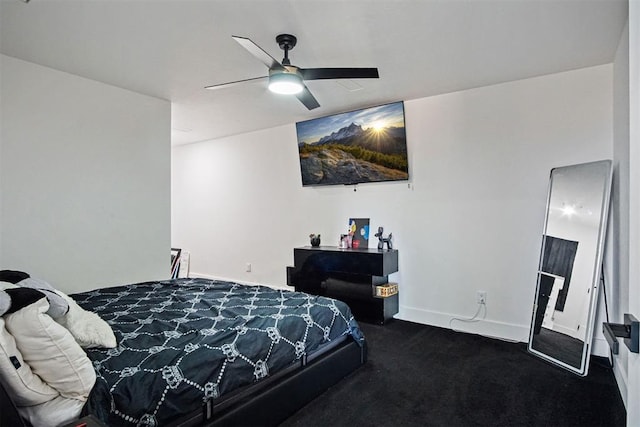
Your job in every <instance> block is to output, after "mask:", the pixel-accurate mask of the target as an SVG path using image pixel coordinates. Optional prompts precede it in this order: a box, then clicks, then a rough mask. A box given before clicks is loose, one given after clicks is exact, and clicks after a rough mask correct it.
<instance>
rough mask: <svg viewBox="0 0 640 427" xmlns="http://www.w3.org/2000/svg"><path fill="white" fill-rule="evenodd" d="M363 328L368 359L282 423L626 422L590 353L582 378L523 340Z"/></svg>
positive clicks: (608, 379) (288, 426) (417, 328)
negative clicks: (537, 353) (540, 355)
mask: <svg viewBox="0 0 640 427" xmlns="http://www.w3.org/2000/svg"><path fill="white" fill-rule="evenodd" d="M361 327H362V329H363V331H364V333H365V335H366V337H367V341H368V344H369V361H368V362H367V364H366V365H365V366H363V367H362V368H360V369H359V370H358V371H356V372H354V373H353V374H351V375H350V376H349V377H347V378H345V379H344V380H343V381H341V382H340V383H338V384H337V385H336V386H334V387H332V388H331V389H329V390H328V391H327V392H325V393H324V394H323V395H321V396H320V397H318V398H317V399H315V400H314V401H313V402H311V403H310V404H308V405H307V406H305V407H304V408H303V409H301V410H300V411H299V412H297V413H296V414H294V415H293V416H292V417H291V418H289V419H288V420H287V421H285V422H284V423H283V424H282V427H302V426H304V427H310V426H351V427H355V426H402V427H409V426H610V427H616V426H624V425H625V420H626V412H625V409H624V405H623V403H622V399H621V397H620V394H619V392H618V388H617V386H616V384H615V380H614V377H613V372H612V370H611V369H610V368H609V367H607V366H605V364H604V363H602V362H600V363H598V361H593V360H592V363H591V367H590V370H589V375H588V376H587V377H584V378H582V377H578V376H577V375H575V374H572V373H570V372H568V371H565V370H563V369H560V368H557V367H555V366H553V365H550V364H548V363H546V362H544V361H542V360H540V359H538V358H535V357H534V356H532V355H530V354H529V353H528V352H527V350H526V345H525V344H524V343H508V342H504V341H500V340H496V339H490V338H485V337H481V336H478V335H471V334H463V333H457V332H453V331H451V330H447V329H441V328H436V327H431V326H425V325H419V324H415V323H410V322H404V321H397V320H395V321H392V322H391V323H389V324H388V325H385V326H376V325H369V324H364V323H361ZM598 360H599V361H601V359H599V358H598Z"/></svg>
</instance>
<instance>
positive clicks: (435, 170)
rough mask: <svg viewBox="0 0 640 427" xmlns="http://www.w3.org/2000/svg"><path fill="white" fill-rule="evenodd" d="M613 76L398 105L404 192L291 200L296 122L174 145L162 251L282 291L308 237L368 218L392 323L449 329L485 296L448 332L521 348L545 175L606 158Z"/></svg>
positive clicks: (380, 188)
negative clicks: (393, 285) (390, 241)
mask: <svg viewBox="0 0 640 427" xmlns="http://www.w3.org/2000/svg"><path fill="white" fill-rule="evenodd" d="M612 70H613V67H612V66H611V65H604V66H598V67H592V68H587V69H582V70H577V71H571V72H566V73H561V74H555V75H550V76H545V77H539V78H533V79H527V80H522V81H517V82H512V83H506V84H501V85H496V86H490V87H483V88H479V89H473V90H467V91H462V92H456V93H450V94H446V95H441V96H434V97H430V98H424V99H418V100H412V101H406V102H405V110H406V127H407V138H408V144H409V147H408V151H409V157H410V165H409V167H410V174H411V182H410V185H407V183H406V182H405V183H381V184H369V185H361V186H359V187H358V188H357V192H354V191H353V189H352V188H351V187H341V186H337V187H325V188H302V186H301V178H300V170H299V165H298V153H297V146H296V135H295V126H294V124H291V125H287V126H282V127H277V128H273V129H267V130H263V131H259V132H254V133H249V134H243V135H237V136H234V137H228V138H224V139H220V140H215V141H208V142H203V143H198V144H192V145H186V146H179V147H174V148H173V155H172V197H173V203H172V244H173V245H174V246H178V247H182V248H184V249H185V250H188V251H190V252H191V261H192V271H193V272H196V273H200V274H204V275H208V276H214V277H223V278H231V279H235V280H240V281H250V282H259V283H265V284H270V285H275V286H282V285H284V284H285V282H286V279H285V267H286V266H287V265H291V264H292V262H293V248H294V247H296V246H303V245H307V244H308V234H309V233H321V234H322V241H323V244H325V245H334V246H335V245H337V242H338V235H339V234H340V233H344V232H345V229H346V225H347V219H348V218H349V217H369V218H371V226H372V229H376V227H378V226H379V225H382V226H384V227H385V230H386V231H391V232H393V234H394V237H395V244H396V247H397V248H398V249H399V256H400V271H399V272H398V273H396V274H394V275H392V277H391V279H393V280H397V281H398V282H399V283H400V313H399V317H400V318H402V319H407V320H412V321H417V322H422V323H427V324H433V325H440V326H444V327H449V326H450V320H451V318H452V316H460V317H464V316H471V315H472V314H473V313H474V312H475V311H476V307H477V306H476V302H475V299H476V291H477V290H484V291H487V309H488V312H487V315H486V320H485V321H484V322H479V323H474V324H463V323H460V322H457V323H456V322H454V323H453V325H452V326H453V327H454V328H456V329H462V330H469V331H474V332H480V333H483V334H487V335H494V336H500V337H504V338H511V339H517V340H521V341H526V340H527V337H528V331H529V323H530V318H531V311H532V305H533V298H534V293H535V283H536V271H537V267H538V259H539V251H540V245H541V234H542V225H543V219H544V211H545V203H546V192H547V183H548V177H549V171H550V169H551V168H553V167H556V166H562V165H568V164H575V163H582V162H587V161H593V160H599V159H605V158H611V156H612V152H611V147H612V103H611V99H612V85H611V81H612ZM375 245H376V242H375V241H374V240H373V239H371V240H370V246H372V247H375ZM247 262H250V263H252V266H253V271H252V272H251V273H246V272H245V271H244V269H245V264H246V263H247Z"/></svg>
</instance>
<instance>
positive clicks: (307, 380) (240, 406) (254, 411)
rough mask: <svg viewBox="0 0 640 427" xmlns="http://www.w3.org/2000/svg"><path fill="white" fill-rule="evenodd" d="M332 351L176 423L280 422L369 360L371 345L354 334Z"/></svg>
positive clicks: (178, 426)
mask: <svg viewBox="0 0 640 427" xmlns="http://www.w3.org/2000/svg"><path fill="white" fill-rule="evenodd" d="M347 338H348V339H347V340H345V341H343V342H341V343H340V344H339V345H338V346H337V347H335V348H333V349H331V350H330V351H327V352H324V353H322V354H321V355H317V356H315V357H314V358H311V357H310V358H309V359H305V360H302V361H301V363H300V364H299V365H296V366H293V367H291V368H290V369H287V370H284V371H281V372H278V373H277V374H275V375H273V376H272V377H270V378H269V379H267V380H264V381H261V382H260V383H257V384H255V385H252V386H250V387H247V388H246V389H243V390H240V391H238V392H236V393H232V394H231V395H230V396H229V397H228V398H225V399H224V400H222V401H221V402H220V403H216V404H213V403H212V401H210V402H207V403H206V404H205V405H204V407H203V410H202V412H198V413H195V414H192V415H191V416H189V417H186V418H185V419H183V420H181V421H180V422H179V423H177V424H175V427H191V426H202V425H204V426H207V427H210V426H211V427H213V426H215V427H219V426H239V425H241V426H276V425H278V424H280V423H281V422H283V421H284V420H286V419H287V418H289V417H290V416H291V415H293V414H294V413H295V412H297V411H298V410H299V409H301V408H302V407H303V406H305V405H306V404H307V403H309V402H311V401H312V400H313V399H315V398H316V397H317V396H319V395H320V394H322V393H323V392H325V391H326V390H327V389H328V388H329V387H331V386H333V385H334V384H336V383H338V382H339V381H340V380H342V379H343V378H344V377H346V376H347V375H349V374H350V373H351V372H353V371H355V370H356V369H358V368H359V367H360V366H362V365H363V364H364V363H366V361H367V346H366V343H365V344H364V345H363V346H360V345H358V344H357V343H356V342H355V341H354V340H352V339H351V338H350V337H347Z"/></svg>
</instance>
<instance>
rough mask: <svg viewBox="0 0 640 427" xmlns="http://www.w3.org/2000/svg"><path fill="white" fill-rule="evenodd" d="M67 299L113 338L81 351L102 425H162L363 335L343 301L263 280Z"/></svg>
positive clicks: (143, 287)
mask: <svg viewBox="0 0 640 427" xmlns="http://www.w3.org/2000/svg"><path fill="white" fill-rule="evenodd" d="M73 298H74V299H75V300H76V301H77V302H78V304H79V305H81V306H82V307H83V308H85V309H86V310H90V311H93V312H95V313H98V314H99V315H100V317H102V318H103V319H104V320H106V321H107V322H108V323H109V324H110V325H111V326H112V328H113V330H114V333H115V335H116V338H117V340H118V347H117V348H115V349H90V350H87V354H88V356H89V358H90V359H91V360H92V361H93V365H94V367H95V370H96V373H97V381H96V385H95V387H94V389H93V391H92V392H91V395H90V397H89V401H88V402H87V407H86V409H87V410H88V411H89V412H91V413H93V414H94V415H96V416H97V417H98V418H100V419H102V420H103V421H104V422H106V423H107V424H108V425H110V426H117V425H136V424H138V425H164V424H167V423H170V422H172V421H175V420H177V419H179V418H180V417H182V416H184V415H185V414H189V413H192V412H193V411H196V410H198V409H199V408H200V407H201V406H202V403H203V401H205V400H208V399H210V398H213V399H217V398H219V397H220V396H223V395H225V393H229V392H230V391H232V390H236V389H238V388H240V387H242V386H246V385H250V384H252V383H255V382H257V381H260V380H261V379H263V378H266V377H269V376H270V375H272V374H273V373H275V372H277V371H278V370H281V369H283V368H286V367H289V366H291V365H292V364H294V363H300V360H301V359H302V358H303V357H304V356H306V355H310V354H312V353H313V352H314V351H316V350H318V349H319V348H321V347H323V346H325V345H327V344H329V343H331V342H334V341H336V340H338V339H340V338H341V337H343V336H345V335H351V336H352V337H353V338H354V339H355V340H356V341H357V342H359V343H361V344H362V343H363V342H364V337H363V336H362V334H361V332H360V330H359V329H358V325H357V323H356V322H355V320H354V319H353V316H352V315H351V311H350V310H349V307H347V306H346V304H344V303H342V302H340V301H336V300H333V299H330V298H324V297H319V296H313V295H308V294H304V293H300V292H290V291H283V290H275V289H272V288H268V287H264V286H246V285H240V284H237V283H229V282H222V281H215V280H207V279H177V280H171V281H165V282H147V283H141V284H135V285H127V286H119V287H114V288H104V289H100V290H95V291H91V292H85V293H81V294H75V295H73Z"/></svg>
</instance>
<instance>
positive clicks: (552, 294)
mask: <svg viewBox="0 0 640 427" xmlns="http://www.w3.org/2000/svg"><path fill="white" fill-rule="evenodd" d="M611 173H612V168H611V161H610V160H602V161H598V162H591V163H584V164H579V165H572V166H564V167H559V168H554V169H552V170H551V178H550V181H549V193H548V198H547V212H546V217H545V224H544V229H543V234H542V249H541V252H540V263H539V267H538V280H537V287H536V294H535V302H534V306H533V316H532V320H531V331H530V335H529V344H528V349H529V351H530V352H531V353H533V354H535V355H537V356H539V357H541V358H543V359H545V360H547V361H549V362H552V363H554V364H556V365H558V366H561V367H563V368H565V369H568V370H570V371H572V372H575V373H576V374H578V375H582V376H584V375H587V371H588V369H589V358H590V353H591V341H592V338H593V328H594V322H595V317H596V306H597V299H598V284H599V282H600V274H601V266H602V253H603V248H604V239H605V232H606V224H607V214H608V211H609V197H610V194H611Z"/></svg>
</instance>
